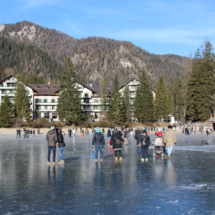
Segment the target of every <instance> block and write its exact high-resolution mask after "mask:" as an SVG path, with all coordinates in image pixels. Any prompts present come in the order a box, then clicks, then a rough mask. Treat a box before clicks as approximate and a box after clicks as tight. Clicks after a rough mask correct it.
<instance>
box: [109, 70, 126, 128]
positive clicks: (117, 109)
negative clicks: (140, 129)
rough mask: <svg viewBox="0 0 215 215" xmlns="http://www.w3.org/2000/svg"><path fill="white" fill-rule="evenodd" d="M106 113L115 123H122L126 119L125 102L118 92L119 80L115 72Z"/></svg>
mask: <svg viewBox="0 0 215 215" xmlns="http://www.w3.org/2000/svg"><path fill="white" fill-rule="evenodd" d="M108 113H109V115H110V116H111V117H112V119H113V120H114V121H115V122H116V123H117V124H122V123H124V122H125V121H126V112H125V104H124V100H123V98H122V95H121V93H120V92H119V80H118V75H117V74H116V75H115V76H114V79H113V90H112V93H111V99H110V107H109V110H108Z"/></svg>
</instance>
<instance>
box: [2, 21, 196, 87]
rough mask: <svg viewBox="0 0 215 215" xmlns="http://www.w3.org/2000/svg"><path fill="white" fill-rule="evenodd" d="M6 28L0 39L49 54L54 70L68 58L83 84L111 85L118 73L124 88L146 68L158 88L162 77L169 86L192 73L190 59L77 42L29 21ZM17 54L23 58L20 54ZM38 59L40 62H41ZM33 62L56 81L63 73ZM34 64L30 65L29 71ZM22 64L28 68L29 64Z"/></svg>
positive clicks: (91, 40)
mask: <svg viewBox="0 0 215 215" xmlns="http://www.w3.org/2000/svg"><path fill="white" fill-rule="evenodd" d="M4 26H5V27H4V29H3V30H2V31H1V32H0V38H2V37H3V36H4V37H7V38H13V39H15V40H17V41H22V42H23V43H25V44H26V46H24V45H23V49H26V48H27V47H28V46H27V44H28V45H29V44H31V45H33V47H34V48H33V47H32V46H31V47H32V49H34V50H35V49H36V48H35V46H36V47H38V48H39V49H41V50H42V51H43V52H45V53H43V54H42V52H39V51H37V52H36V53H37V55H39V56H42V55H45V54H47V56H49V57H51V58H52V60H53V61H52V63H53V64H54V66H50V68H51V69H53V68H56V69H57V68H58V66H56V65H57V64H56V63H58V65H64V62H65V60H66V58H67V57H68V56H70V57H71V59H72V61H73V64H74V66H75V71H76V74H77V75H78V77H79V80H80V81H82V82H83V83H86V82H92V83H99V82H100V80H101V78H102V77H106V78H107V80H108V81H109V82H110V80H112V77H113V76H114V75H115V74H116V73H117V74H118V75H119V77H120V80H119V81H120V84H123V83H125V82H126V81H128V80H129V79H131V78H134V77H136V78H138V76H139V71H140V70H141V69H142V68H145V70H146V73H147V76H148V77H149V79H150V81H151V85H152V87H153V88H155V87H156V86H157V82H158V80H159V77H160V76H163V77H164V81H165V82H166V83H167V82H168V81H169V77H172V78H174V79H175V78H177V77H182V76H183V75H184V74H186V73H187V72H189V71H190V70H191V69H190V68H191V64H192V60H191V59H190V58H187V57H182V56H177V55H171V54H168V55H155V54H151V53H149V52H147V51H145V50H143V49H141V48H139V47H137V46H135V45H133V44H132V43H130V42H126V41H117V40H113V39H108V38H101V37H88V38H83V39H74V38H73V37H70V36H68V35H66V34H64V33H62V32H59V31H57V30H52V29H48V28H44V27H41V26H39V25H36V24H34V23H31V22H27V21H24V22H19V23H16V24H8V25H4ZM18 52H20V53H21V54H18ZM18 52H16V53H12V52H11V54H14V55H15V56H16V55H23V54H24V53H25V52H23V51H21V50H20V49H19V51H18ZM28 52H29V51H28ZM35 56H36V55H34V57H35ZM39 56H37V58H40V57H39ZM13 58H16V57H12V56H11V58H10V59H13ZM7 62H8V63H4V62H1V63H2V65H3V66H6V67H10V68H14V61H11V63H9V60H8V61H7ZM31 62H34V66H32V67H33V68H36V71H35V72H38V73H39V70H40V73H41V74H44V75H46V74H51V78H52V79H56V78H58V77H59V75H60V71H61V70H60V69H57V70H58V71H57V72H56V70H55V69H53V71H51V73H49V72H47V68H41V67H40V66H38V65H39V64H40V63H41V62H40V61H38V60H35V61H33V60H32V58H31ZM31 62H28V68H29V67H30V63H31ZM49 62H51V60H50V61H49ZM21 64H24V65H25V64H26V62H24V63H21ZM59 67H61V66H59ZM14 69H15V72H17V69H18V70H20V69H23V67H20V66H18V68H14ZM109 84H110V83H109Z"/></svg>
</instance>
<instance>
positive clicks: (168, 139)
mask: <svg viewBox="0 0 215 215" xmlns="http://www.w3.org/2000/svg"><path fill="white" fill-rule="evenodd" d="M164 143H165V144H166V151H167V155H168V158H171V154H172V148H173V146H174V145H175V144H176V136H175V132H174V131H173V130H172V126H171V125H168V131H167V132H166V134H165V136H164Z"/></svg>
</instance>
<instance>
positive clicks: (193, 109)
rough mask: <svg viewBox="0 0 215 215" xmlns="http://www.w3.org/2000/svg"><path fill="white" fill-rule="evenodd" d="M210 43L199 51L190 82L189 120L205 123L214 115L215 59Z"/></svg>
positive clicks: (188, 93)
mask: <svg viewBox="0 0 215 215" xmlns="http://www.w3.org/2000/svg"><path fill="white" fill-rule="evenodd" d="M212 50H213V47H212V45H211V43H210V42H208V41H207V42H205V46H204V48H203V50H202V51H201V50H200V49H198V50H197V52H196V53H195V57H194V60H193V67H192V73H191V76H190V79H189V82H188V92H187V118H188V119H190V120H193V121H200V120H202V121H204V120H207V119H209V117H210V114H213V108H214V104H213V103H214V101H213V96H214V95H215V87H214V86H215V75H214V72H215V57H214V53H213V52H212Z"/></svg>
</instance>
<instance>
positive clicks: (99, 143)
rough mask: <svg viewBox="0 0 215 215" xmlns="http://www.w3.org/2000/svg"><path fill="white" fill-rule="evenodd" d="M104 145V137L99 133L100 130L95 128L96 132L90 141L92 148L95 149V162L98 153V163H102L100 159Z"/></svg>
mask: <svg viewBox="0 0 215 215" xmlns="http://www.w3.org/2000/svg"><path fill="white" fill-rule="evenodd" d="M104 145H105V139H104V135H103V134H102V133H101V131H100V128H96V132H95V134H94V135H93V140H92V147H95V148H96V156H95V161H97V158H98V152H100V161H102V158H103V152H102V148H103V146H104Z"/></svg>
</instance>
